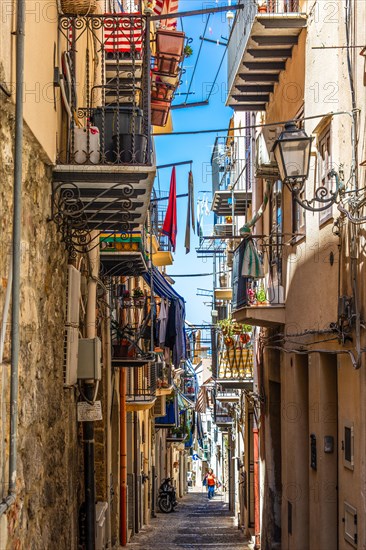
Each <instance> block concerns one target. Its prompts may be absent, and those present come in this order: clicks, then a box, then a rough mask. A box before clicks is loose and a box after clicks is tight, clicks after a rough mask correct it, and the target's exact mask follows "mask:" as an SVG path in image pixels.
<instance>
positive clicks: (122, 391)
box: [119, 367, 127, 546]
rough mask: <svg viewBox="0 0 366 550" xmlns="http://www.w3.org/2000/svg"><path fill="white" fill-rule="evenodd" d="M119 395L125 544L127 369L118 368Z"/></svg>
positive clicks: (123, 543) (123, 540) (124, 534)
mask: <svg viewBox="0 0 366 550" xmlns="http://www.w3.org/2000/svg"><path fill="white" fill-rule="evenodd" d="M119 381H120V385H119V395H120V413H121V416H120V455H121V456H120V543H121V546H126V544H127V408H126V387H127V369H126V368H124V367H123V368H121V369H119Z"/></svg>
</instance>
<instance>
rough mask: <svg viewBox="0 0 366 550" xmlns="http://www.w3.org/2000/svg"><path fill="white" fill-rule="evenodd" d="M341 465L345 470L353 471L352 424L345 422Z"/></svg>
mask: <svg viewBox="0 0 366 550" xmlns="http://www.w3.org/2000/svg"><path fill="white" fill-rule="evenodd" d="M342 447H343V464H344V467H345V468H349V469H350V470H353V464H354V458H353V455H354V437H353V423H351V422H345V424H344V440H343V445H342Z"/></svg>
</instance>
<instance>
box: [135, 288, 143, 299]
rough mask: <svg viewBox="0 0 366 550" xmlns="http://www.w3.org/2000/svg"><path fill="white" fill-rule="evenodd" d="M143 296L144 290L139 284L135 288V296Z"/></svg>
mask: <svg viewBox="0 0 366 550" xmlns="http://www.w3.org/2000/svg"><path fill="white" fill-rule="evenodd" d="M143 296H144V291H143V290H142V289H141V288H140V287H139V286H137V287H135V288H134V289H133V297H134V298H142V297H143Z"/></svg>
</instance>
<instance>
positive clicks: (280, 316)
mask: <svg viewBox="0 0 366 550" xmlns="http://www.w3.org/2000/svg"><path fill="white" fill-rule="evenodd" d="M245 247H246V243H245V241H243V242H242V243H241V244H240V245H239V246H238V247H237V249H236V250H235V252H234V268H233V271H238V269H240V266H242V265H243V256H244V253H245ZM238 266H239V267H238ZM233 280H234V283H233V302H232V309H233V313H232V315H233V318H234V319H235V321H236V322H238V323H246V324H249V325H254V326H261V327H273V326H277V325H283V324H285V321H286V307H285V291H284V287H283V286H282V285H281V284H280V283H279V281H278V279H277V281H273V280H272V279H271V278H269V277H267V278H262V279H252V278H246V277H242V276H241V275H240V273H236V275H235V276H234V277H233Z"/></svg>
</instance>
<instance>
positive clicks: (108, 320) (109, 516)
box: [103, 291, 113, 548]
mask: <svg viewBox="0 0 366 550" xmlns="http://www.w3.org/2000/svg"><path fill="white" fill-rule="evenodd" d="M105 300H106V303H107V316H106V319H105V324H104V332H103V336H104V339H105V345H104V353H105V358H106V360H105V366H106V369H107V377H106V378H107V384H106V386H107V501H108V511H107V527H106V534H107V541H108V544H107V548H111V546H112V514H111V511H112V492H113V483H112V479H113V478H112V361H111V350H112V342H111V310H110V307H109V306H110V293H109V292H108V291H107V292H106V294H105Z"/></svg>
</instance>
